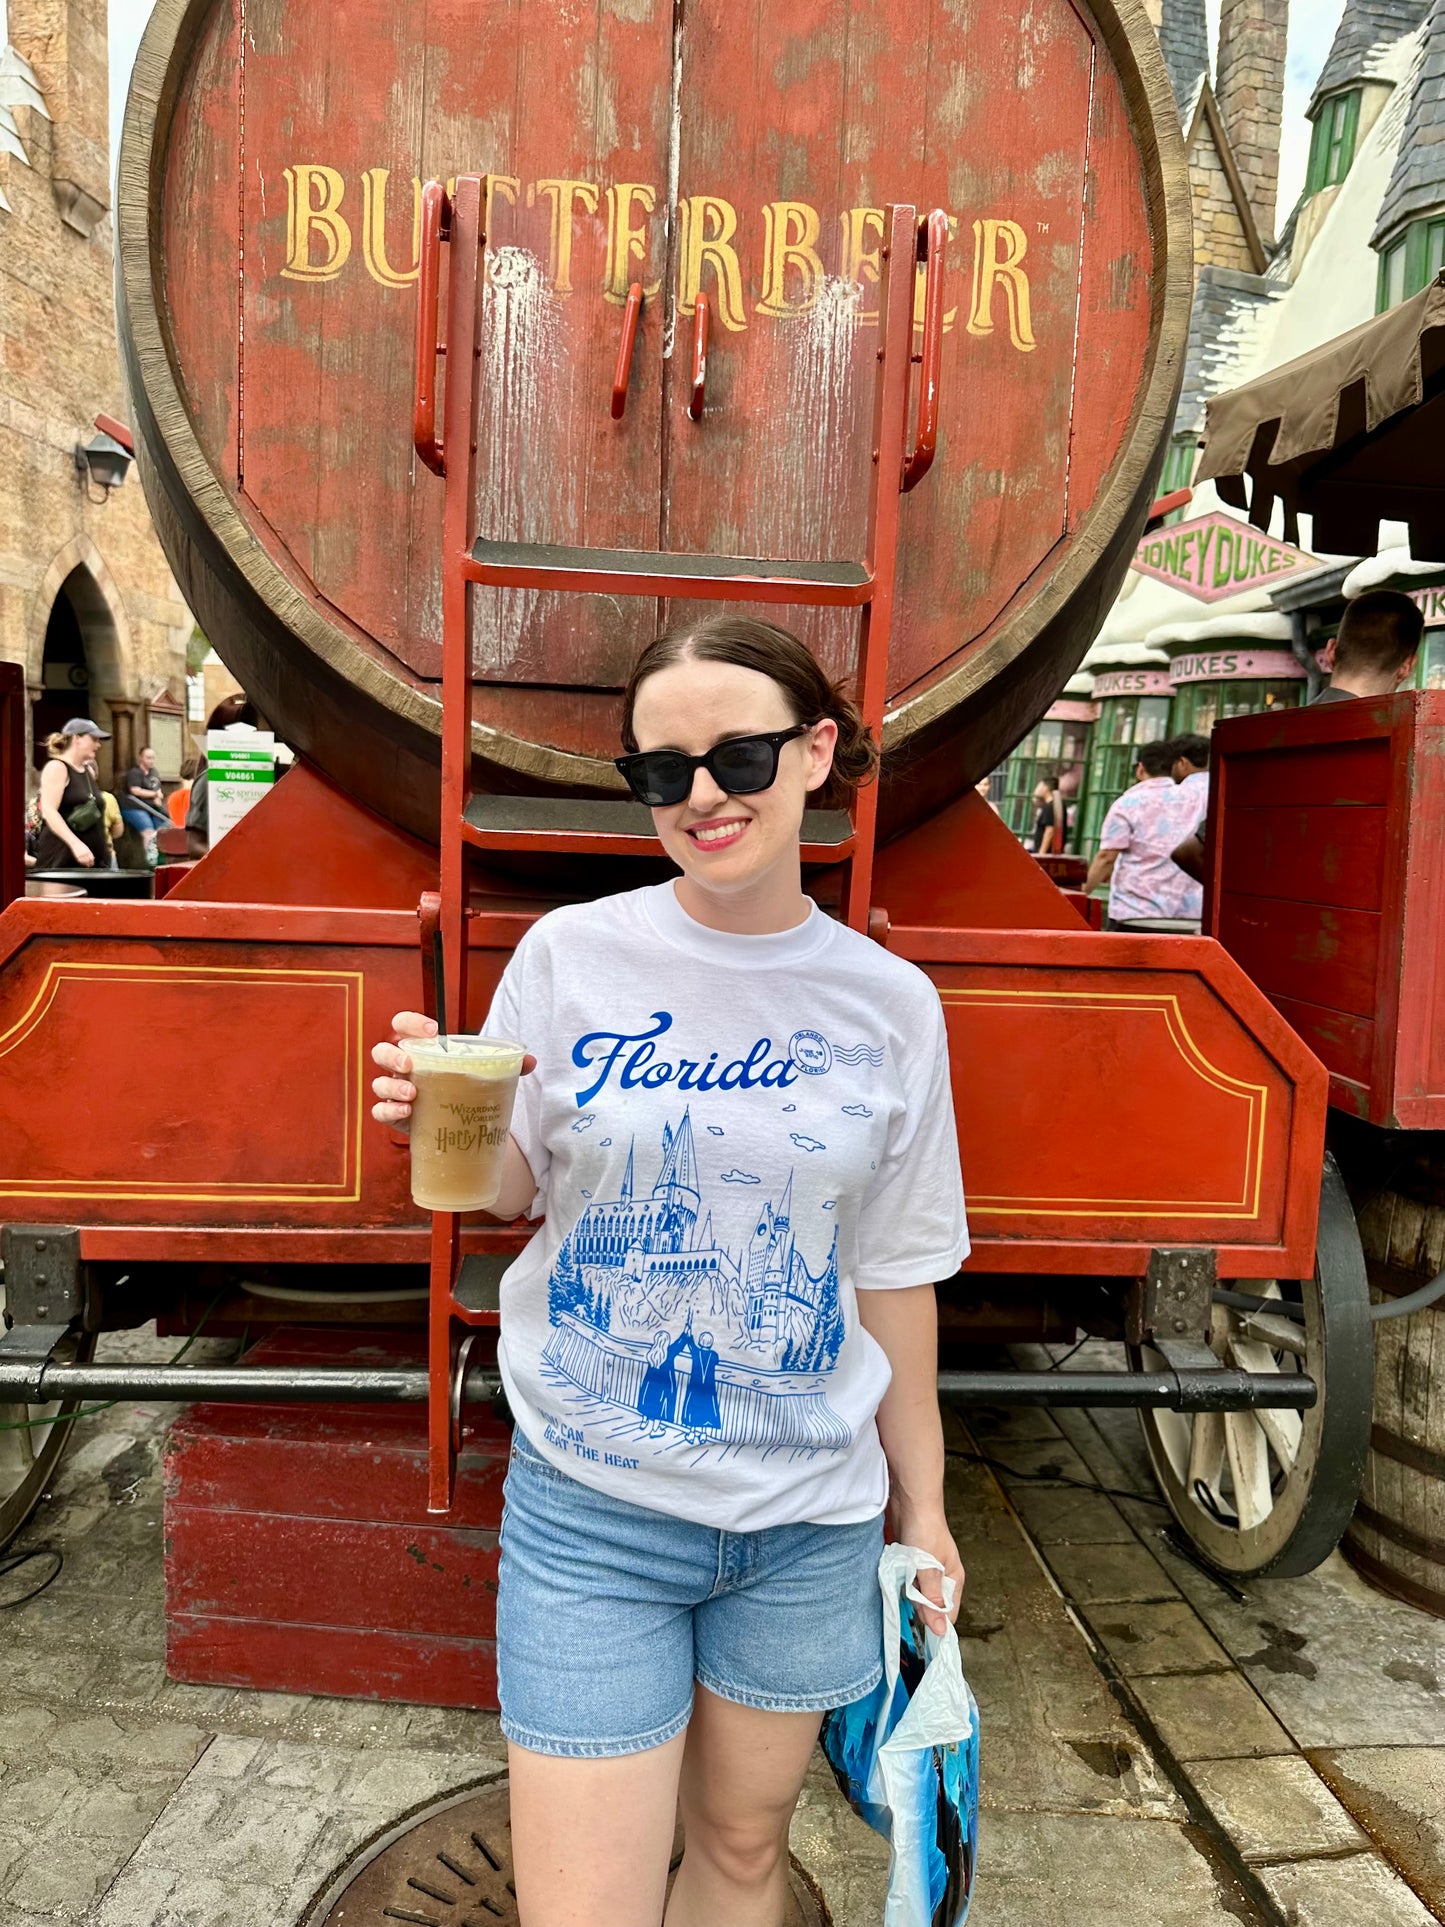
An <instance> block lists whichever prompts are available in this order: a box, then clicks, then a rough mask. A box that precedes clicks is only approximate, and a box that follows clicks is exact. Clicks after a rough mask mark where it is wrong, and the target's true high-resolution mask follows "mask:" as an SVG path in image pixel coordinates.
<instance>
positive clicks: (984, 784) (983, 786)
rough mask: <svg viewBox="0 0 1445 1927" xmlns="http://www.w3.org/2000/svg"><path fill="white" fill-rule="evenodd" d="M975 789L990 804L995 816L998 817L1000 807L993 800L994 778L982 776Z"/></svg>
mask: <svg viewBox="0 0 1445 1927" xmlns="http://www.w3.org/2000/svg"><path fill="white" fill-rule="evenodd" d="M973 787H974V788H975V789H976V790H977V791H978V793H979V795H980V796H981V797H982V798H983V800H984V802H985V803H987V804H988V806H989V808H990V809H991V810H992V811H993V813H994V815H995V816H997V815H998V814H999V807H998V804H997V803H995V802H994V800H993V794H992V792H993V778H992V777H991V776H980V778H979V779H978V781H977V782H976V783H975V784H974V786H973Z"/></svg>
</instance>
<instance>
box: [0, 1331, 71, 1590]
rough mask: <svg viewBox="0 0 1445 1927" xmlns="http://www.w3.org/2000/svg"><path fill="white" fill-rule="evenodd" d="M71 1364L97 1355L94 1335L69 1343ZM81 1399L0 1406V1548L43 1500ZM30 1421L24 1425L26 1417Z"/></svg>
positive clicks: (65, 1354) (64, 1354)
mask: <svg viewBox="0 0 1445 1927" xmlns="http://www.w3.org/2000/svg"><path fill="white" fill-rule="evenodd" d="M65 1347H66V1349H65V1350H64V1351H63V1352H62V1354H61V1356H62V1357H63V1358H64V1359H65V1361H66V1363H68V1364H73V1365H88V1364H89V1363H90V1361H91V1359H92V1358H93V1357H94V1355H95V1337H94V1334H93V1333H89V1332H83V1333H80V1334H79V1335H78V1336H76V1337H74V1338H71V1339H67V1340H66V1341H65ZM79 1405H80V1401H79V1400H78V1399H73V1398H72V1399H63V1400H62V1399H51V1400H50V1401H49V1403H48V1404H44V1405H0V1426H3V1427H6V1428H7V1429H5V1430H0V1552H3V1551H4V1550H5V1548H6V1546H8V1545H9V1543H10V1541H11V1540H12V1539H13V1538H14V1537H15V1535H16V1533H17V1532H19V1530H20V1528H21V1527H22V1526H23V1525H24V1524H25V1521H26V1520H27V1519H28V1518H29V1517H30V1515H31V1513H32V1512H33V1511H34V1510H35V1508H36V1506H37V1505H38V1504H39V1503H40V1498H41V1495H42V1493H43V1492H44V1491H45V1488H46V1486H47V1485H48V1484H49V1483H50V1481H51V1479H52V1478H54V1476H55V1468H56V1467H57V1466H58V1465H59V1463H60V1460H61V1455H62V1454H63V1452H64V1451H65V1448H66V1445H67V1444H68V1443H69V1440H70V1433H71V1427H72V1425H73V1423H74V1419H75V1414H76V1412H77V1410H78V1409H79ZM27 1420H28V1421H30V1422H29V1423H23V1422H22V1421H27Z"/></svg>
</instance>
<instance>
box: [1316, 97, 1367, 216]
mask: <svg viewBox="0 0 1445 1927" xmlns="http://www.w3.org/2000/svg"><path fill="white" fill-rule="evenodd" d="M1359 131H1360V92H1359V89H1358V88H1356V89H1354V90H1353V91H1352V92H1350V93H1347V94H1331V95H1330V97H1329V99H1328V100H1326V101H1324V102H1322V103H1321V106H1320V110H1319V112H1318V114H1316V116H1315V120H1314V126H1313V128H1312V130H1311V132H1310V159H1309V167H1308V169H1307V171H1306V174H1305V196H1306V198H1308V197H1309V196H1310V195H1311V194H1318V193H1319V191H1320V189H1321V188H1323V187H1334V186H1336V185H1337V184H1338V183H1339V182H1340V181H1342V180H1343V179H1344V178H1345V176H1346V174H1348V173H1349V171H1350V166H1351V163H1352V162H1353V161H1354V158H1355V141H1356V139H1357V137H1358V135H1359Z"/></svg>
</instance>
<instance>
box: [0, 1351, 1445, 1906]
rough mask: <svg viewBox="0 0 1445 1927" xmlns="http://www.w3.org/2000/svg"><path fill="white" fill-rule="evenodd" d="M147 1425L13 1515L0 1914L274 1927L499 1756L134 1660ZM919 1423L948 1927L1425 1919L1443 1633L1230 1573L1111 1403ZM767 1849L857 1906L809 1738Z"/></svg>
mask: <svg viewBox="0 0 1445 1927" xmlns="http://www.w3.org/2000/svg"><path fill="white" fill-rule="evenodd" d="M164 1350H165V1348H163V1347H159V1346H157V1345H156V1343H155V1341H154V1339H153V1338H147V1337H144V1336H132V1337H125V1338H115V1337H112V1338H108V1339H106V1340H103V1341H102V1351H103V1354H108V1355H110V1356H117V1355H127V1356H133V1357H140V1356H158V1355H163V1352H164ZM208 1352H209V1353H210V1354H211V1355H213V1356H216V1357H224V1356H227V1355H228V1348H227V1347H226V1346H224V1345H220V1344H217V1345H215V1346H209V1345H207V1344H206V1343H205V1342H204V1341H203V1343H202V1344H201V1345H200V1346H198V1347H197V1348H196V1350H195V1352H194V1353H193V1354H192V1356H194V1357H197V1358H198V1359H199V1358H203V1357H205V1356H206V1355H207V1353H208ZM1085 1362H1086V1361H1085V1359H1084V1358H1082V1357H1081V1359H1080V1361H1079V1363H1080V1364H1083V1363H1085ZM168 1417H169V1412H168V1411H167V1410H164V1409H156V1408H138V1407H135V1406H121V1407H117V1408H116V1409H114V1410H112V1411H110V1412H107V1413H105V1414H104V1415H102V1416H100V1417H98V1418H95V1419H92V1420H88V1421H86V1422H85V1429H84V1431H83V1434H78V1435H77V1443H76V1446H75V1448H74V1449H73V1450H72V1451H71V1453H70V1455H69V1457H68V1458H67V1460H66V1461H65V1463H64V1465H63V1466H62V1468H61V1470H60V1472H59V1473H58V1475H57V1477H56V1480H55V1482H54V1488H53V1492H52V1495H51V1498H50V1501H49V1502H48V1503H47V1504H46V1505H44V1506H43V1507H42V1508H41V1510H40V1513H39V1514H38V1515H37V1517H36V1519H35V1521H34V1523H33V1525H32V1527H31V1528H30V1529H29V1531H28V1533H27V1535H26V1539H25V1540H24V1541H22V1543H24V1544H41V1543H44V1544H48V1545H54V1546H57V1547H59V1548H60V1549H62V1550H63V1552H64V1554H65V1564H64V1567H63V1570H62V1571H61V1573H60V1576H59V1578H58V1579H57V1580H56V1582H55V1583H54V1585H52V1586H51V1587H50V1588H49V1590H48V1591H47V1592H46V1593H45V1594H44V1595H43V1596H42V1597H40V1598H38V1599H36V1600H34V1601H32V1602H30V1603H28V1604H24V1605H20V1606H16V1607H14V1608H12V1609H11V1610H8V1611H0V1652H3V1655H4V1659H5V1668H4V1675H3V1681H0V1927H292V1923H298V1922H300V1921H301V1920H302V1919H303V1918H304V1916H305V1914H306V1912H307V1910H308V1905H309V1903H310V1902H311V1901H312V1900H313V1898H314V1897H315V1896H316V1895H317V1894H318V1892H319V1891H320V1890H322V1889H323V1888H324V1887H325V1886H326V1884H327V1882H328V1880H329V1878H330V1876H331V1875H332V1874H333V1873H334V1872H335V1870H336V1869H337V1867H338V1866H339V1865H340V1864H341V1863H342V1862H343V1861H344V1860H345V1859H346V1857H347V1856H348V1855H349V1854H350V1853H351V1852H352V1851H353V1850H354V1849H355V1848H356V1847H357V1846H359V1845H360V1844H361V1843H362V1842H364V1841H366V1840H368V1839H370V1838H372V1837H374V1836H375V1835H376V1834H378V1833H379V1832H381V1831H382V1830H384V1829H385V1828H387V1827H389V1826H391V1825H392V1824H393V1823H394V1822H395V1821H396V1820H397V1819H398V1818H400V1817H401V1816H403V1815H404V1814H406V1813H408V1812H409V1811H411V1810H413V1809H416V1808H418V1807H420V1806H422V1805H424V1804H426V1803H427V1802H429V1801H431V1800H432V1799H434V1798H436V1797H437V1796H439V1795H441V1794H443V1793H446V1792H449V1791H451V1790H453V1789H456V1788H461V1787H465V1786H468V1785H473V1784H476V1783H478V1782H480V1781H482V1780H485V1779H487V1778H489V1777H491V1776H493V1775H495V1774H496V1773H497V1772H498V1771H499V1770H500V1769H501V1767H502V1766H503V1764H504V1758H503V1750H502V1747H501V1743H500V1739H499V1736H498V1732H497V1727H496V1722H495V1720H494V1719H493V1718H492V1717H491V1716H489V1715H486V1714H480V1713H459V1712H454V1711H442V1710H439V1709H435V1708H428V1707H416V1706H391V1705H385V1706H383V1705H375V1704H371V1703H365V1702H358V1701H345V1700H327V1699H319V1698H295V1697H291V1696H288V1695H283V1694H263V1693H248V1692H234V1691H231V1690H229V1689H227V1690H221V1689H213V1688H207V1687H196V1686H186V1685H182V1684H179V1683H177V1682H174V1681H169V1680H167V1679H166V1677H165V1671H164V1666H163V1661H162V1653H163V1627H162V1612H163V1582H162V1571H161V1495H160V1481H159V1465H158V1459H159V1444H160V1439H161V1434H162V1432H163V1430H164V1427H165V1424H166V1422H167V1419H168ZM950 1445H951V1451H952V1454H953V1456H952V1457H951V1459H950V1466H949V1498H950V1505H951V1510H952V1514H953V1518H954V1520H955V1529H956V1531H957V1535H958V1538H959V1541H960V1544H961V1545H962V1547H963V1550H964V1556H965V1559H966V1561H967V1562H968V1566H969V1584H968V1588H967V1591H966V1594H965V1599H964V1606H963V1612H962V1616H961V1619H960V1624H959V1630H960V1634H961V1636H962V1640H963V1654H964V1666H965V1670H966V1671H967V1673H968V1676H969V1679H970V1681H971V1683H972V1685H973V1688H974V1691H975V1693H976V1694H977V1696H978V1700H979V1703H980V1708H981V1715H982V1731H983V1760H984V1768H983V1797H982V1805H983V1813H982V1818H981V1825H980V1843H979V1845H980V1871H979V1881H978V1889H977V1894H976V1898H975V1902H974V1907H973V1911H972V1913H971V1916H970V1921H971V1927H1066V1924H1067V1927H1095V1924H1096V1923H1097V1924H1098V1927H1104V1923H1107V1924H1108V1927H1117V1923H1118V1922H1119V1921H1120V1920H1121V1919H1126V1918H1132V1919H1133V1920H1135V1921H1138V1922H1140V1923H1143V1924H1147V1927H1176V1924H1177V1927H1186V1923H1187V1927H1216V1924H1217V1927H1237V1924H1238V1923H1241V1922H1243V1923H1262V1924H1264V1923H1267V1927H1341V1923H1352V1924H1353V1923H1360V1927H1429V1923H1430V1922H1431V1921H1432V1920H1434V1921H1445V1817H1442V1816H1445V1626H1442V1625H1441V1624H1440V1623H1439V1622H1437V1621H1435V1620H1432V1619H1429V1618H1427V1617H1426V1616H1424V1615H1423V1614H1420V1613H1417V1612H1415V1611H1414V1610H1412V1609H1411V1608H1409V1607H1407V1606H1403V1605H1398V1604H1395V1603H1393V1602H1391V1601H1389V1600H1387V1599H1384V1598H1382V1597H1381V1596H1380V1595H1379V1594H1377V1593H1375V1592H1373V1591H1371V1590H1370V1589H1369V1588H1368V1587H1366V1586H1365V1585H1364V1584H1363V1582H1361V1581H1360V1580H1358V1579H1357V1578H1356V1577H1355V1576H1354V1575H1353V1574H1352V1573H1351V1572H1350V1570H1349V1569H1348V1568H1347V1567H1346V1566H1345V1565H1344V1564H1343V1562H1342V1561H1340V1560H1339V1559H1338V1557H1336V1558H1334V1559H1331V1560H1330V1561H1329V1562H1327V1564H1326V1565H1325V1566H1324V1567H1322V1568H1321V1569H1320V1571H1318V1572H1317V1573H1315V1574H1313V1575H1311V1576H1310V1577H1309V1578H1307V1579H1303V1580H1290V1581H1274V1582H1271V1581H1262V1582H1259V1583H1256V1584H1252V1585H1250V1586H1249V1587H1248V1588H1246V1589H1245V1591H1246V1597H1245V1598H1244V1599H1243V1600H1242V1601H1241V1600H1239V1599H1236V1598H1234V1597H1233V1596H1231V1594H1230V1593H1229V1592H1227V1591H1225V1590H1223V1589H1222V1588H1221V1587H1219V1586H1218V1585H1217V1584H1216V1583H1215V1582H1214V1581H1213V1580H1212V1579H1210V1578H1208V1577H1207V1576H1206V1575H1205V1574H1203V1573H1201V1572H1200V1571H1199V1570H1198V1569H1197V1568H1195V1567H1194V1566H1192V1565H1190V1564H1189V1563H1188V1562H1187V1561H1185V1560H1184V1559H1182V1558H1180V1557H1179V1556H1178V1555H1177V1554H1176V1553H1175V1552H1174V1551H1173V1550H1172V1549H1171V1548H1170V1546H1169V1545H1168V1543H1167V1542H1166V1541H1165V1540H1164V1539H1163V1537H1162V1536H1161V1528H1162V1526H1163V1524H1164V1523H1165V1518H1166V1515H1165V1514H1164V1512H1163V1511H1162V1509H1161V1508H1160V1507H1158V1506H1157V1505H1156V1504H1151V1503H1149V1502H1148V1500H1147V1498H1135V1497H1130V1496H1118V1497H1111V1496H1109V1494H1110V1493H1113V1494H1118V1495H1129V1494H1148V1493H1150V1492H1151V1490H1152V1488H1151V1485H1150V1482H1149V1476H1148V1472H1147V1467H1146V1465H1145V1462H1144V1460H1143V1456H1142V1452H1141V1449H1140V1446H1139V1443H1138V1428H1137V1422H1136V1421H1135V1420H1134V1419H1133V1418H1132V1417H1129V1416H1127V1415H1114V1414H1099V1415H1086V1414H1082V1413H1069V1412H1063V1413H1059V1414H1056V1415H1051V1414H1047V1413H1037V1412H1018V1413H1004V1412H991V1413H975V1414H972V1415H971V1417H970V1420H969V1425H968V1429H967V1430H965V1429H964V1427H963V1426H962V1425H961V1424H959V1423H957V1422H956V1421H953V1420H951V1421H950ZM984 1461H992V1463H985V1462H984ZM1100 1488H1107V1491H1106V1490H1101V1489H1100ZM37 1570H39V1569H38V1568H37V1567H31V1568H27V1569H22V1571H21V1572H19V1573H17V1574H15V1575H13V1576H12V1577H11V1578H10V1579H7V1580H0V1609H3V1604H4V1601H5V1600H6V1599H7V1598H14V1597H15V1596H16V1594H18V1593H19V1592H20V1591H22V1590H24V1588H25V1585H26V1584H28V1583H32V1582H33V1578H32V1576H33V1575H34V1574H35V1573H36V1571H37ZM5 1589H8V1590H5ZM793 1846H794V1851H795V1853H796V1855H797V1857H798V1858H799V1860H800V1861H801V1862H802V1863H803V1865H804V1866H805V1867H806V1868H807V1869H808V1871H809V1872H810V1873H811V1875H812V1876H813V1878H814V1880H815V1881H816V1883H817V1885H818V1887H819V1889H820V1890H821V1892H822V1893H823V1895H824V1897H825V1899H826V1901H827V1904H828V1907H829V1909H830V1911H831V1915H832V1919H833V1921H834V1923H835V1927H879V1923H880V1922H881V1921H882V1917H883V1894H884V1890H885V1886H886V1878H887V1851H886V1848H885V1847H884V1846H883V1845H882V1843H881V1842H880V1841H879V1840H878V1839H877V1838H876V1836H874V1835H873V1834H871V1833H870V1832H869V1831H868V1829H867V1828H866V1827H864V1826H863V1825H862V1824H861V1823H860V1822H859V1821H858V1820H856V1819H855V1818H854V1817H853V1815H852V1814H851V1813H850V1812H849V1811H848V1809H847V1808H846V1807H845V1806H844V1805H843V1803H842V1802H841V1800H840V1799H839V1797H838V1795H837V1793H836V1791H835V1790H834V1788H833V1785H832V1781H831V1777H830V1775H829V1774H828V1772H827V1770H826V1768H825V1767H823V1766H822V1764H821V1761H820V1762H819V1764H818V1767H817V1769H816V1770H815V1771H814V1773H813V1774H812V1776H811V1777H810V1780H809V1783H808V1786H807V1788H806V1790H805V1794H804V1798H803V1802H802V1804H801V1806H800V1808H799V1811H798V1816H797V1820H796V1822H795V1826H794V1835H793Z"/></svg>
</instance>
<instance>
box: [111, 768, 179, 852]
mask: <svg viewBox="0 0 1445 1927" xmlns="http://www.w3.org/2000/svg"><path fill="white" fill-rule="evenodd" d="M120 813H121V816H122V817H123V818H124V820H125V822H126V824H127V825H128V826H129V827H130V828H131V829H133V830H134V831H136V833H137V834H138V835H139V837H140V839H141V841H142V843H143V844H144V845H145V859H146V864H147V866H148V867H149V868H150V869H152V870H153V869H154V868H155V867H156V831H157V830H161V829H164V828H165V827H166V825H167V824H168V823H169V822H170V820H171V819H170V816H169V815H168V813H167V811H166V797H165V791H164V790H163V789H162V788H161V779H160V774H159V772H158V771H157V769H156V753H155V751H154V750H153V749H151V748H150V747H149V745H147V747H146V748H145V749H143V750H141V752H140V754H139V755H138V757H137V759H136V762H135V764H134V766H133V767H132V768H131V769H128V770H127V771H126V773H125V783H124V785H123V786H122V789H121V795H120Z"/></svg>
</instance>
